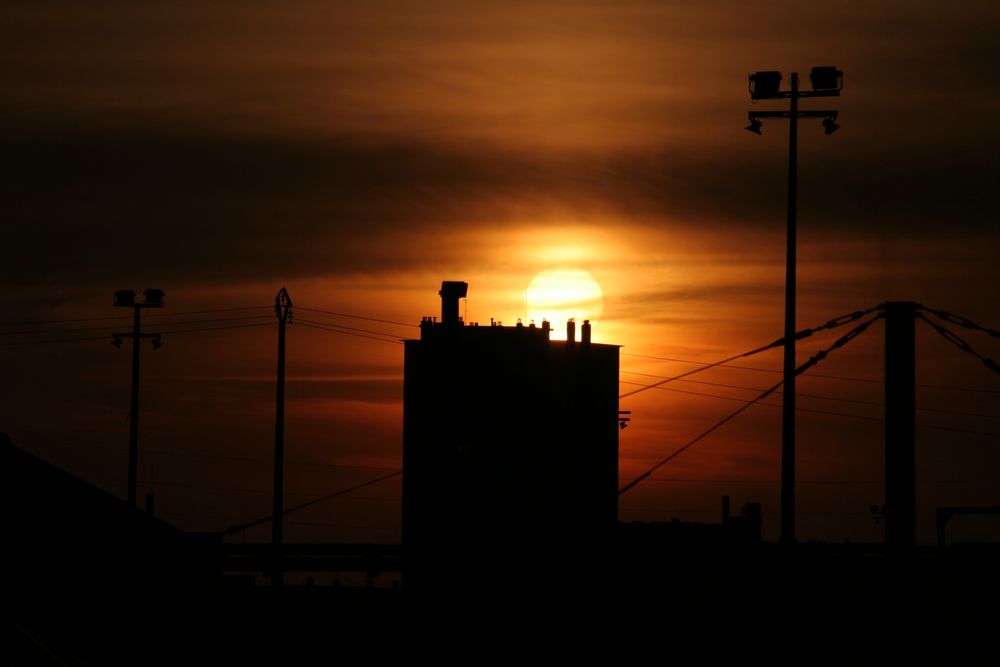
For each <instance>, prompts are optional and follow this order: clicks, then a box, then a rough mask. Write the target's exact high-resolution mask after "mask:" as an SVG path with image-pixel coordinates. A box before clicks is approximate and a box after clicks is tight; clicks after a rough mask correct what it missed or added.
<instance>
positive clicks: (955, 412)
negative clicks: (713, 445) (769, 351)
mask: <svg viewBox="0 0 1000 667" xmlns="http://www.w3.org/2000/svg"><path fill="white" fill-rule="evenodd" d="M619 372H620V373H628V374H629V375H642V376H644V377H653V378H666V377H668V376H665V375H654V374H652V373H638V372H636V371H619ZM619 382H620V383H621V384H634V385H639V386H644V385H641V384H640V383H638V382H629V381H627V380H619ZM680 382H687V383H690V384H703V385H707V386H711V387H725V388H727V389H740V390H744V391H763V390H764V387H747V386H745V385H738V384H726V383H725V382H705V381H704V380H680ZM657 389H666V388H665V387H657ZM677 391H681V390H677ZM684 393H691V394H694V393H696V392H684ZM774 393H776V394H782V393H784V392H782V391H781V390H778V391H776V392H774ZM699 395H701V396H713V397H715V398H726V397H725V396H718V395H716V394H699ZM795 395H796V396H798V397H800V398H813V399H817V400H823V401H838V402H841V403H851V404H854V405H871V406H874V407H885V403H883V402H881V401H863V400H860V399H856V398H838V397H836V396H822V395H820V394H806V393H802V392H798V391H797V392H795ZM733 400H742V399H733ZM917 410H919V411H921V412H934V413H939V414H946V415H958V416H962V417H987V418H990V419H1000V415H991V414H989V413H985V412H965V411H963V410H946V409H944V408H920V407H918V408H917Z"/></svg>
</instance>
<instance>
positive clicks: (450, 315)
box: [438, 280, 469, 324]
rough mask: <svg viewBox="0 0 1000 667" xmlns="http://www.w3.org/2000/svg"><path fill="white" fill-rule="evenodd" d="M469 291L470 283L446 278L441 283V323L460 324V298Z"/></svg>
mask: <svg viewBox="0 0 1000 667" xmlns="http://www.w3.org/2000/svg"><path fill="white" fill-rule="evenodd" d="M468 293H469V283H465V282H461V281H455V280H445V281H444V282H442V283H441V291H440V292H438V294H439V295H440V296H441V323H442V324H458V323H459V319H458V300H459V299H464V298H465V297H466V295H468Z"/></svg>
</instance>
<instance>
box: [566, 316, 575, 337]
mask: <svg viewBox="0 0 1000 667" xmlns="http://www.w3.org/2000/svg"><path fill="white" fill-rule="evenodd" d="M566 342H567V343H574V342H576V320H574V319H573V318H572V317H571V318H569V319H568V320H566Z"/></svg>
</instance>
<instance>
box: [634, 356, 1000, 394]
mask: <svg viewBox="0 0 1000 667" xmlns="http://www.w3.org/2000/svg"><path fill="white" fill-rule="evenodd" d="M621 356H623V357H638V358H640V359H653V360H656V361H670V362H675V363H680V364H697V365H704V364H705V363H706V362H704V361H694V360H692V359H678V358H676V357H657V356H653V355H648V354H634V353H629V352H622V353H621ZM717 367H718V368H732V369H735V370H741V371H754V372H757V373H771V374H774V375H781V374H782V371H780V370H775V369H771V368H757V367H755V366H738V365H736V364H718V365H717ZM802 377H808V378H821V379H824V380H844V381H847V382H864V383H866V384H885V380H877V379H875V378H860V377H851V376H847V375H825V374H823V373H803V374H802ZM914 386H916V387H918V388H920V389H945V390H948V391H965V392H971V393H977V394H1000V390H998V389H978V388H975V387H955V386H953V385H943V384H916V385H914Z"/></svg>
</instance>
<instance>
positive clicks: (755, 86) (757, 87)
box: [750, 71, 781, 100]
mask: <svg viewBox="0 0 1000 667" xmlns="http://www.w3.org/2000/svg"><path fill="white" fill-rule="evenodd" d="M780 89H781V72H774V71H767V72H754V73H753V74H751V75H750V99H752V100H768V99H774V98H777V97H781V90H780Z"/></svg>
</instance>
